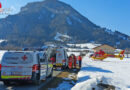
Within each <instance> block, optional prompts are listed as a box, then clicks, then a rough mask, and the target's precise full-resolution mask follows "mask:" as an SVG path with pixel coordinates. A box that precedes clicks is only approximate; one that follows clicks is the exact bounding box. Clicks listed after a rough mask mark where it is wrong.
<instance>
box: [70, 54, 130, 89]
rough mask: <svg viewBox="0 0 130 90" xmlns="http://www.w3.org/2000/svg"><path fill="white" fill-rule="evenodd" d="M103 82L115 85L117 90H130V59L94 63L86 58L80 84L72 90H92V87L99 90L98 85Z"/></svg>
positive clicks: (113, 59) (79, 79)
mask: <svg viewBox="0 0 130 90" xmlns="http://www.w3.org/2000/svg"><path fill="white" fill-rule="evenodd" d="M101 81H102V82H103V83H104V84H109V85H114V86H115V87H116V90H130V58H124V60H119V59H117V58H107V59H105V60H104V61H92V60H91V59H90V58H88V56H86V57H84V58H83V62H82V68H81V70H80V71H79V73H78V82H77V84H76V85H75V86H74V87H73V88H72V90H91V89H92V87H94V88H97V89H98V87H97V84H98V83H100V82H101Z"/></svg>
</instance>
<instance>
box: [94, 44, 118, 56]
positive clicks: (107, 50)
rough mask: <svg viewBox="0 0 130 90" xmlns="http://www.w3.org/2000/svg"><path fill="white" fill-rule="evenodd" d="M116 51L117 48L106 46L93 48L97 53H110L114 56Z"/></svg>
mask: <svg viewBox="0 0 130 90" xmlns="http://www.w3.org/2000/svg"><path fill="white" fill-rule="evenodd" d="M115 49H116V48H114V47H112V46H109V45H106V44H103V45H100V46H97V47H95V48H93V50H94V51H95V52H98V51H99V50H103V51H104V52H105V53H108V54H114V51H115Z"/></svg>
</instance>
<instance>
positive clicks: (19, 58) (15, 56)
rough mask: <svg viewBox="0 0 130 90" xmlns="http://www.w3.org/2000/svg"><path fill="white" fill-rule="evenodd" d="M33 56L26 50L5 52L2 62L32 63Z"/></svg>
mask: <svg viewBox="0 0 130 90" xmlns="http://www.w3.org/2000/svg"><path fill="white" fill-rule="evenodd" d="M32 60H33V56H32V55H31V54H30V53H28V52H6V53H5V54H4V56H3V59H2V63H8V64H28V63H32Z"/></svg>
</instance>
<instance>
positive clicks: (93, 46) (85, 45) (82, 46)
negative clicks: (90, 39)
mask: <svg viewBox="0 0 130 90" xmlns="http://www.w3.org/2000/svg"><path fill="white" fill-rule="evenodd" d="M67 45H69V46H76V47H81V48H84V47H87V48H89V49H92V48H95V47H97V46H100V45H101V44H93V43H84V44H67Z"/></svg>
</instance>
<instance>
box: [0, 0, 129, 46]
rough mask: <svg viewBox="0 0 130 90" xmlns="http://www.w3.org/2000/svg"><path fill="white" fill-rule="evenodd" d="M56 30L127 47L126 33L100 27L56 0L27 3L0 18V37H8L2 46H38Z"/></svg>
mask: <svg viewBox="0 0 130 90" xmlns="http://www.w3.org/2000/svg"><path fill="white" fill-rule="evenodd" d="M57 32H60V33H67V34H68V35H69V36H71V37H72V38H73V40H74V41H75V42H77V43H80V42H91V41H94V42H95V43H101V44H109V45H112V46H116V47H119V48H128V47H129V46H130V36H128V35H126V34H122V33H120V32H119V31H115V32H112V31H111V30H109V29H106V28H101V27H100V26H97V25H96V24H94V23H92V22H91V21H90V20H89V19H88V18H86V17H84V16H82V15H81V14H80V13H79V12H77V11H76V10H75V9H73V8H72V7H71V6H70V5H68V4H65V3H63V2H61V1H58V0H46V1H41V2H33V3H28V4H27V5H26V6H24V7H22V8H21V11H20V12H19V13H18V14H16V15H10V16H8V17H7V18H5V19H0V38H2V39H6V40H8V41H7V42H4V43H2V44H1V46H3V47H6V46H18V47H25V46H26V47H29V46H42V45H43V44H44V43H45V42H50V41H51V42H54V39H53V38H54V36H55V35H56V33H57ZM117 42H118V44H117ZM119 43H120V44H119ZM126 43H127V45H126Z"/></svg>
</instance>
